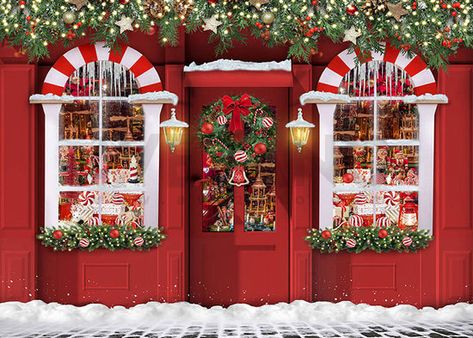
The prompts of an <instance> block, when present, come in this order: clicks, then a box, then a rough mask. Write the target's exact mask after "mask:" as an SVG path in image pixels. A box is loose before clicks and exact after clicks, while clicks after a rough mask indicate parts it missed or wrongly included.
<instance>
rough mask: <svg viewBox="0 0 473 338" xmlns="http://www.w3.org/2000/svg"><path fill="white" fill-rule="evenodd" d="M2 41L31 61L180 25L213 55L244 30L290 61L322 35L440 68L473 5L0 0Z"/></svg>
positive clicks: (468, 30) (166, 39) (467, 40)
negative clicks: (57, 50) (197, 34)
mask: <svg viewBox="0 0 473 338" xmlns="http://www.w3.org/2000/svg"><path fill="white" fill-rule="evenodd" d="M0 3H1V5H2V6H1V7H2V9H1V10H0V23H1V26H0V40H3V39H4V38H6V39H7V40H8V41H9V42H10V43H11V44H13V45H15V46H19V47H20V48H21V51H22V52H24V53H27V54H28V55H29V56H30V57H32V58H34V57H41V56H44V55H46V54H47V53H48V45H49V44H54V43H56V41H58V40H63V41H64V42H65V43H67V42H68V41H72V40H75V39H77V38H80V37H81V36H85V35H86V34H87V33H88V32H89V31H90V30H93V31H94V32H95V33H93V34H94V36H93V40H105V41H106V42H107V44H108V45H113V44H115V42H116V41H117V40H119V39H120V38H126V33H127V32H128V31H133V30H141V31H143V32H146V33H147V34H149V35H154V34H155V33H156V32H157V31H158V28H159V34H160V40H161V42H162V43H163V44H164V45H166V44H169V45H171V46H173V45H176V44H177V40H178V36H179V34H178V28H179V27H180V26H185V27H186V30H187V31H188V32H192V31H195V30H198V29H203V30H204V31H210V32H211V37H210V39H211V41H213V40H218V41H219V44H218V46H217V52H218V53H221V52H223V51H225V50H227V49H228V48H230V47H232V45H233V42H234V41H237V40H242V39H245V37H244V35H243V34H242V33H241V31H242V30H245V29H246V30H248V31H250V32H251V34H252V35H254V36H256V37H260V38H261V39H263V40H264V41H265V43H266V44H267V45H268V46H274V45H289V46H290V47H289V56H290V57H295V58H298V59H304V60H306V61H307V60H309V57H310V55H312V54H317V42H318V39H319V37H320V36H321V35H325V36H327V37H329V38H330V39H331V40H333V41H334V42H341V41H350V42H352V43H353V44H354V45H357V46H358V47H359V48H360V50H361V51H370V50H380V49H381V46H380V42H382V41H389V42H390V43H391V44H393V45H395V46H396V47H398V48H402V49H404V50H406V51H413V52H416V53H418V54H420V55H422V56H423V57H424V58H425V59H426V60H427V62H428V64H429V66H431V67H436V68H438V67H440V66H442V65H444V64H445V63H446V61H447V58H448V57H449V56H450V55H452V54H454V53H455V52H456V50H457V49H458V47H459V46H461V45H462V44H463V45H465V46H466V47H472V46H473V22H472V18H471V8H472V7H473V5H472V3H471V0H459V1H457V0H401V1H398V0H376V1H375V0H337V1H335V0H298V1H294V0H293V1H283V0H247V1H238V0H103V1H99V0H57V1H46V0H20V1H18V0H0Z"/></svg>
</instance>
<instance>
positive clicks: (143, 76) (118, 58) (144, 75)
mask: <svg viewBox="0 0 473 338" xmlns="http://www.w3.org/2000/svg"><path fill="white" fill-rule="evenodd" d="M103 60H108V61H111V62H115V63H118V64H121V65H123V66H124V67H126V68H127V69H129V70H130V72H132V73H133V75H135V80H136V83H137V86H138V88H139V91H140V93H148V92H155V91H160V90H163V86H162V84H161V80H160V78H159V75H158V72H157V71H156V69H155V68H154V66H153V65H152V64H151V62H149V61H148V59H147V58H146V57H144V56H143V55H142V54H141V53H140V52H138V51H137V50H136V49H133V48H131V47H128V46H121V48H119V49H115V50H113V51H112V50H110V48H109V47H107V46H105V43H104V42H98V43H96V44H95V45H89V44H86V45H82V46H79V47H76V48H73V49H71V50H69V51H68V52H66V53H65V54H64V55H62V56H61V57H60V58H59V59H57V61H56V63H55V64H54V65H53V67H52V68H51V69H50V70H49V72H48V74H47V75H46V78H45V80H44V84H43V89H42V93H43V94H49V93H51V94H55V95H62V93H63V92H64V87H65V85H66V83H67V80H68V79H69V77H70V76H71V75H72V74H73V73H74V71H75V70H77V69H79V68H80V67H82V66H84V65H86V64H87V63H90V62H95V61H103Z"/></svg>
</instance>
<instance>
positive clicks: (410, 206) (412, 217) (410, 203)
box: [376, 191, 419, 230]
mask: <svg viewBox="0 0 473 338" xmlns="http://www.w3.org/2000/svg"><path fill="white" fill-rule="evenodd" d="M380 194H381V195H382V196H383V201H382V204H383V208H384V215H382V214H380V215H376V225H377V226H398V227H399V228H401V229H412V230H416V229H417V227H418V221H419V220H418V209H419V205H418V193H417V192H398V191H382V192H380Z"/></svg>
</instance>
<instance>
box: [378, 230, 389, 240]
mask: <svg viewBox="0 0 473 338" xmlns="http://www.w3.org/2000/svg"><path fill="white" fill-rule="evenodd" d="M378 237H379V238H386V237H388V232H387V231H386V230H385V229H381V230H379V231H378Z"/></svg>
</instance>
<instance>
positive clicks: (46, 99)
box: [30, 94, 75, 104]
mask: <svg viewBox="0 0 473 338" xmlns="http://www.w3.org/2000/svg"><path fill="white" fill-rule="evenodd" d="M74 100H75V98H74V96H71V95H62V96H59V95H54V94H33V95H31V96H30V103H31V104H41V103H72V102H74Z"/></svg>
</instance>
